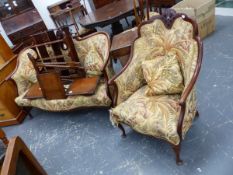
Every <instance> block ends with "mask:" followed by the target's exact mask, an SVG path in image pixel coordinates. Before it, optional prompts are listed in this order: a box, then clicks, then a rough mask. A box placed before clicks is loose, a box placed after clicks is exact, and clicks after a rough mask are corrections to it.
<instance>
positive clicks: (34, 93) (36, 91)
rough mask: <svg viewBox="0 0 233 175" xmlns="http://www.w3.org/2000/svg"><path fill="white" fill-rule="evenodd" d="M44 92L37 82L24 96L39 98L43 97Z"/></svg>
mask: <svg viewBox="0 0 233 175" xmlns="http://www.w3.org/2000/svg"><path fill="white" fill-rule="evenodd" d="M43 97H44V96H43V94H42V91H41V88H40V85H39V83H36V84H34V85H32V86H31V87H30V89H29V90H28V92H27V93H26V95H25V96H24V98H25V99H37V98H43Z"/></svg>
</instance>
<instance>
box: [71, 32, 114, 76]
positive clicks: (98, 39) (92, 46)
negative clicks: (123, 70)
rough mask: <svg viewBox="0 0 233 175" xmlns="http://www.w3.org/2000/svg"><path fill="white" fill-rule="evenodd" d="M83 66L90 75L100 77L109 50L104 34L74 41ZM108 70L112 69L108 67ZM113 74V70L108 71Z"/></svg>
mask: <svg viewBox="0 0 233 175" xmlns="http://www.w3.org/2000/svg"><path fill="white" fill-rule="evenodd" d="M74 44H75V46H76V51H77V53H78V57H79V59H80V62H81V64H82V65H83V66H84V67H85V69H86V70H87V74H88V75H99V74H101V72H103V67H104V65H105V64H106V62H107V59H108V54H109V48H108V38H107V37H106V35H104V34H98V35H94V36H92V37H90V38H87V39H85V40H81V41H76V40H75V41H74ZM107 69H110V68H109V67H107ZM107 71H109V72H112V70H107Z"/></svg>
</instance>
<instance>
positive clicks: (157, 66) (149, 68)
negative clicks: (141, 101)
mask: <svg viewBox="0 0 233 175" xmlns="http://www.w3.org/2000/svg"><path fill="white" fill-rule="evenodd" d="M176 57H177V56H176V55H174V54H170V53H168V54H167V55H166V56H158V57H156V58H155V59H153V60H147V61H143V62H142V69H143V75H144V78H145V80H146V82H147V85H148V88H147V89H146V92H145V94H146V95H148V96H152V95H163V94H165V95H166V94H178V93H182V91H183V89H184V85H183V75H182V73H181V71H180V66H179V63H178V60H177V58H176Z"/></svg>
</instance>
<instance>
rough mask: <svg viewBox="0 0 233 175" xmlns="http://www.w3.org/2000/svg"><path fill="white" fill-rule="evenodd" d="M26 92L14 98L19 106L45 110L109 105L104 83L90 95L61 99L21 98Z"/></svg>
mask: <svg viewBox="0 0 233 175" xmlns="http://www.w3.org/2000/svg"><path fill="white" fill-rule="evenodd" d="M26 92H27V91H26ZM26 92H25V93H23V94H22V95H20V96H19V97H17V98H16V99H15V102H16V103H17V104H18V105H19V106H32V107H36V108H40V109H43V110H47V111H68V110H72V109H75V108H79V107H92V106H110V105H111V100H110V99H109V97H108V96H107V87H106V85H105V84H104V83H101V84H100V85H99V86H98V88H97V90H96V93H95V94H94V95H92V96H85V95H76V96H69V97H68V98H67V99H61V100H46V99H44V98H41V99H35V100H28V99H24V98H23V97H24V95H25V94H26Z"/></svg>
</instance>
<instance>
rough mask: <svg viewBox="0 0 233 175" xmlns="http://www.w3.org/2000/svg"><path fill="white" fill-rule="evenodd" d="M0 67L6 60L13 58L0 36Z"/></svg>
mask: <svg viewBox="0 0 233 175" xmlns="http://www.w3.org/2000/svg"><path fill="white" fill-rule="evenodd" d="M0 46H1V47H0V66H1V65H2V64H4V63H5V62H6V61H7V60H9V59H10V58H12V57H13V56H14V53H13V51H12V50H11V48H10V47H9V46H8V44H7V43H6V41H5V40H4V38H3V37H2V35H1V34H0Z"/></svg>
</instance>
